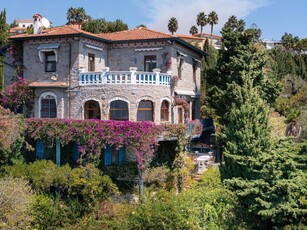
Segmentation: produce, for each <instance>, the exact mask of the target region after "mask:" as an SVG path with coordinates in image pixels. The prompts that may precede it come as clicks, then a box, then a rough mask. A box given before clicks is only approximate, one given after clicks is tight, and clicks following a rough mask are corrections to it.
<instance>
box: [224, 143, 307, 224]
mask: <svg viewBox="0 0 307 230" xmlns="http://www.w3.org/2000/svg"><path fill="white" fill-rule="evenodd" d="M306 161H307V155H306V142H305V143H303V144H295V143H294V142H288V141H284V140H281V141H278V142H276V143H274V148H272V150H271V151H270V152H269V153H268V154H263V157H262V158H260V159H259V164H260V165H262V168H259V169H258V170H257V171H256V170H254V172H257V174H258V177H253V179H251V180H245V179H243V178H233V179H232V180H228V181H226V183H228V185H230V186H231V187H232V188H233V190H234V191H235V192H236V194H237V196H238V198H239V200H240V201H241V204H243V203H244V204H243V205H246V206H245V207H247V209H248V212H250V213H253V219H255V218H257V217H258V218H259V219H260V220H262V221H263V223H266V224H267V225H271V226H273V227H280V228H284V227H285V226H289V225H292V226H298V225H306V207H307V202H306V195H307V191H306V184H307V180H306ZM242 201H243V202H242ZM259 227H260V228H261V227H263V226H261V225H259V226H258V228H259ZM305 227H306V226H305Z"/></svg>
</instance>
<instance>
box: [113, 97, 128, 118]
mask: <svg viewBox="0 0 307 230" xmlns="http://www.w3.org/2000/svg"><path fill="white" fill-rule="evenodd" d="M109 119H110V120H121V121H127V120H129V110H128V103H127V102H125V101H122V100H116V101H112V102H111V104H110V111H109Z"/></svg>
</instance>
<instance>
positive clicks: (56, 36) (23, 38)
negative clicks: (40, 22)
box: [9, 33, 112, 43]
mask: <svg viewBox="0 0 307 230" xmlns="http://www.w3.org/2000/svg"><path fill="white" fill-rule="evenodd" d="M76 36H77V37H84V38H90V39H93V40H96V41H103V42H105V43H112V41H110V40H107V39H104V38H99V37H96V36H91V35H89V34H84V33H75V34H61V35H50V34H48V35H45V36H43V35H42V36H27V37H10V38H9V39H10V40H14V41H24V40H32V39H46V38H65V37H76Z"/></svg>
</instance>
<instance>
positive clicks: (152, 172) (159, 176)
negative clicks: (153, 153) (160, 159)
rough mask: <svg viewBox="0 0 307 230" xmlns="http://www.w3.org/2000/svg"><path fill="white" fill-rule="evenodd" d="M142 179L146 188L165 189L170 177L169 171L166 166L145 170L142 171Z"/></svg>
mask: <svg viewBox="0 0 307 230" xmlns="http://www.w3.org/2000/svg"><path fill="white" fill-rule="evenodd" d="M142 177H143V181H144V184H145V185H146V186H148V185H156V186H158V187H165V183H166V181H167V179H168V178H169V177H170V169H169V168H168V167H166V166H158V167H152V168H147V169H145V170H144V171H143V173H142Z"/></svg>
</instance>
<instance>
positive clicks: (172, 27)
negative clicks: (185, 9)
mask: <svg viewBox="0 0 307 230" xmlns="http://www.w3.org/2000/svg"><path fill="white" fill-rule="evenodd" d="M167 27H168V30H169V32H171V33H172V35H173V34H174V32H176V31H177V30H178V21H177V19H176V18H175V17H172V18H170V20H169V21H168V25H167Z"/></svg>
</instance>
